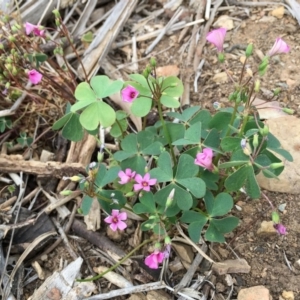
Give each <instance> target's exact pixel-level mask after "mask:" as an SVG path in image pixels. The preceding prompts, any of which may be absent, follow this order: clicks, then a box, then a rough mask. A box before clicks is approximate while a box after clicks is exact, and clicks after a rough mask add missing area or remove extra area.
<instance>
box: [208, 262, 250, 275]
mask: <svg viewBox="0 0 300 300" xmlns="http://www.w3.org/2000/svg"><path fill="white" fill-rule="evenodd" d="M212 270H213V271H214V272H215V273H216V274H218V275H224V274H227V273H249V272H250V270H251V267H250V266H249V265H248V263H247V261H246V260H245V259H228V260H224V261H222V262H219V263H214V264H213V266H212Z"/></svg>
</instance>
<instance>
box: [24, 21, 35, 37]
mask: <svg viewBox="0 0 300 300" xmlns="http://www.w3.org/2000/svg"><path fill="white" fill-rule="evenodd" d="M34 28H35V25H33V24H31V23H29V22H26V23H25V32H26V34H27V35H29V34H30V33H31V32H32V31H33V30H34Z"/></svg>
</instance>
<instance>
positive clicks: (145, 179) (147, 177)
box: [144, 173, 150, 182]
mask: <svg viewBox="0 0 300 300" xmlns="http://www.w3.org/2000/svg"><path fill="white" fill-rule="evenodd" d="M149 179H150V174H149V173H146V174H145V176H144V181H147V182H148V181H149Z"/></svg>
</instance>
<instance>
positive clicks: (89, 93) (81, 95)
mask: <svg viewBox="0 0 300 300" xmlns="http://www.w3.org/2000/svg"><path fill="white" fill-rule="evenodd" d="M75 98H76V99H77V100H78V101H88V102H89V103H92V102H95V101H97V96H96V95H95V93H94V91H93V90H92V89H91V87H90V85H89V84H88V83H87V82H81V83H79V84H78V86H77V88H76V90H75Z"/></svg>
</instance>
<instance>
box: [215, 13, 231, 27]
mask: <svg viewBox="0 0 300 300" xmlns="http://www.w3.org/2000/svg"><path fill="white" fill-rule="evenodd" d="M213 27H214V28H219V27H223V28H226V29H227V30H231V29H233V28H234V24H233V20H232V18H231V17H230V16H227V15H222V16H220V17H219V18H218V20H217V21H216V22H215V23H214V24H213Z"/></svg>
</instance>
